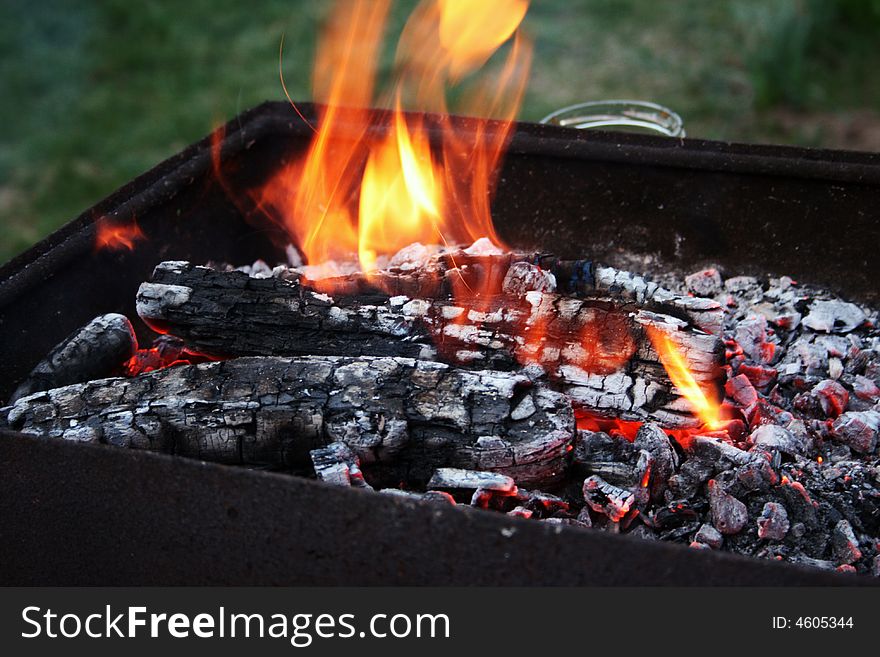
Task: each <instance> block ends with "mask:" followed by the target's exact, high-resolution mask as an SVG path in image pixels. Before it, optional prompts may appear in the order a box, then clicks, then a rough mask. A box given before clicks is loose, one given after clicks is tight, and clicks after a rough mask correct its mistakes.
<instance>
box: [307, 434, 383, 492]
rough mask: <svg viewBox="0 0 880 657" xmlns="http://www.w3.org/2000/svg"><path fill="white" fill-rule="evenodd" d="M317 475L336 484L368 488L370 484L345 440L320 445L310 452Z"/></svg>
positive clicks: (370, 487)
mask: <svg viewBox="0 0 880 657" xmlns="http://www.w3.org/2000/svg"><path fill="white" fill-rule="evenodd" d="M309 455H310V456H311V458H312V465H313V466H314V468H315V475H316V476H317V477H318V479H320V480H321V481H324V482H326V483H328V484H334V485H336V486H352V487H354V488H368V489H371V490H372V486H370V485H369V484H368V483H367V482H366V481H365V480H364V473H363V472H361V468H360V462H359V461H358V457H357V456H355V454H354V452H352V451H351V448H350V447H349V446H348V445H346V444H345V443H343V442H334V443H330V444H329V445H327V446H326V447H319V448H318V449H313V450H311V452H309Z"/></svg>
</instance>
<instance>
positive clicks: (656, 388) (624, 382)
mask: <svg viewBox="0 0 880 657" xmlns="http://www.w3.org/2000/svg"><path fill="white" fill-rule="evenodd" d="M520 269H522V268H520ZM505 271H507V272H511V271H514V268H512V267H508V268H507V269H506V270H505ZM519 275H520V276H522V275H526V273H525V272H521V273H520V274H519ZM358 280H360V278H358ZM507 285H508V287H509V286H510V285H512V284H511V282H510V281H509V280H508V281H507ZM529 285H531V286H532V287H535V286H538V287H540V286H541V285H542V282H541V281H540V280H538V281H537V282H536V281H532V282H531V283H529ZM518 289H519V290H520V293H519V294H513V293H511V294H499V295H492V296H483V297H480V298H479V299H477V301H474V302H469V303H468V304H463V303H457V302H456V301H453V300H449V299H447V298H445V297H443V298H437V297H431V298H427V299H425V298H410V297H408V296H403V295H396V296H391V297H389V296H387V295H383V294H377V293H376V291H375V288H374V289H373V294H372V296H369V295H368V294H367V293H366V292H364V294H361V295H360V296H358V297H351V296H345V295H339V294H338V293H335V294H334V296H332V297H331V296H329V295H328V294H324V293H320V292H317V291H315V290H313V289H309V288H307V287H306V286H305V285H304V284H303V282H302V281H301V280H284V279H280V278H271V277H270V278H252V277H249V276H247V275H246V274H244V273H241V272H235V271H229V272H224V271H217V270H214V269H210V268H207V267H198V266H193V265H191V264H189V263H182V262H166V263H162V264H161V265H159V266H158V267H157V268H156V270H155V272H154V275H153V278H152V281H151V282H149V283H144V284H143V285H141V287H140V290H139V291H138V313H139V314H140V316H141V317H142V318H143V319H144V320H145V321H146V322H147V323H148V324H150V325H151V326H153V327H154V328H156V329H157V330H159V331H161V332H169V333H172V334H174V335H176V336H178V337H181V338H183V339H184V340H185V341H186V342H187V344H188V345H190V347H191V348H193V349H195V350H197V351H200V352H206V353H213V354H217V355H230V356H239V355H281V356H290V355H302V354H318V355H371V356H393V357H405V358H419V359H427V360H441V361H444V362H449V363H453V364H456V365H465V366H468V367H480V368H492V369H513V368H515V367H518V366H520V365H523V364H525V365H538V366H540V368H541V369H542V370H543V371H544V372H546V373H547V375H548V376H549V378H550V379H551V381H553V382H554V385H556V386H557V387H558V388H559V389H560V390H563V391H565V392H566V393H567V394H569V395H570V396H571V398H572V399H573V400H574V401H575V403H577V404H579V405H582V406H584V407H587V408H590V409H591V410H593V411H599V412H606V413H608V414H610V415H615V416H618V417H624V418H628V419H653V420H656V421H658V422H660V423H662V424H664V425H665V426H693V425H694V424H696V423H697V422H696V421H695V419H694V418H693V417H692V416H691V413H690V406H689V404H688V402H686V401H685V400H684V399H682V398H680V397H679V395H678V391H676V390H675V389H674V387H673V385H672V383H671V382H670V380H669V378H668V376H667V374H666V371H665V369H664V367H663V365H662V363H661V362H660V359H659V357H658V355H657V353H656V352H655V350H654V348H653V347H652V345H651V341H650V340H649V339H648V337H647V331H648V329H649V328H654V329H658V330H660V331H662V332H663V333H664V334H666V335H667V336H668V337H669V338H670V339H671V340H672V342H673V343H674V344H675V345H676V346H677V348H678V349H679V350H680V351H681V353H682V354H683V355H684V357H685V358H687V360H688V362H689V365H690V368H691V371H692V372H693V374H694V376H695V378H696V379H697V381H698V382H699V383H701V384H704V385H707V386H711V385H715V381H716V378H717V375H718V367H719V364H720V361H721V359H722V357H723V345H722V343H721V342H720V340H719V339H718V338H717V337H715V336H713V335H710V334H707V333H704V332H702V331H700V330H697V329H694V328H693V327H691V326H690V325H689V324H688V323H687V322H686V321H684V320H681V319H679V318H676V317H672V316H669V315H663V314H657V313H654V312H650V311H647V310H644V309H643V308H641V307H639V306H637V305H635V304H634V303H632V302H619V301H615V300H613V299H610V298H604V299H580V298H573V297H566V296H561V295H558V294H554V293H549V292H544V291H541V290H540V289H539V290H534V289H532V290H529V291H527V292H524V293H523V292H522V289H523V288H522V287H520V288H518ZM421 291H424V290H421ZM436 292H437V290H431V293H432V294H434V293H436ZM525 410H527V409H524V411H523V412H525Z"/></svg>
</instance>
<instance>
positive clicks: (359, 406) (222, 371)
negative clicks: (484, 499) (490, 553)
mask: <svg viewBox="0 0 880 657" xmlns="http://www.w3.org/2000/svg"><path fill="white" fill-rule="evenodd" d="M525 397H530V398H531V399H532V404H533V406H534V409H535V410H534V413H532V414H531V415H530V416H529V417H528V418H523V419H520V420H516V419H514V418H512V417H511V411H512V410H513V409H514V408H516V407H517V406H518V405H519V404H520V403H521V400H522V399H523V398H525ZM574 423H575V421H574V415H573V412H572V410H571V405H570V403H569V402H568V400H567V399H566V398H565V397H564V396H563V395H562V394H560V393H558V392H553V391H551V390H548V389H546V388H545V387H543V386H540V385H535V384H533V383H532V382H531V381H529V380H528V379H527V378H525V377H524V376H522V375H519V374H514V373H507V372H487V371H479V370H476V371H464V370H459V369H455V368H452V367H449V366H448V365H444V364H440V363H432V362H422V361H415V360H412V359H406V358H351V357H303V358H271V357H264V358H240V359H235V360H229V361H222V362H213V363H203V364H199V365H182V366H179V367H176V368H169V369H163V370H158V371H155V372H150V373H148V374H143V375H141V376H138V377H135V378H132V379H103V380H99V381H92V382H90V383H85V384H75V385H71V386H67V387H63V388H57V389H54V390H50V391H47V392H41V393H37V394H35V395H31V396H30V397H24V398H22V399H20V400H18V402H16V404H15V405H13V406H11V407H6V408H5V409H2V410H0V425H6V426H8V427H11V428H14V429H16V430H19V431H22V432H24V433H31V434H36V435H42V436H46V437H52V438H61V439H64V440H74V441H80V442H90V443H105V444H110V445H116V446H121V447H128V448H131V449H145V450H153V451H161V452H167V453H173V454H179V455H184V456H189V457H194V458H199V459H203V460H206V461H218V462H221V463H229V464H245V465H259V466H270V467H277V468H303V467H308V465H309V463H310V454H309V452H310V450H315V449H320V448H324V447H326V446H327V445H329V444H331V443H335V442H341V443H344V444H345V445H347V446H348V447H349V448H350V449H351V451H352V452H353V453H354V455H355V456H356V457H357V458H358V459H359V460H360V464H361V467H363V468H364V470H365V471H367V472H368V473H371V474H373V475H374V476H375V477H376V478H377V479H380V480H381V479H384V478H388V479H390V480H392V481H393V482H394V483H397V482H399V481H401V479H403V480H405V481H410V482H415V483H416V484H417V485H423V484H424V483H425V482H427V480H428V478H429V476H430V475H431V474H432V473H433V472H434V470H435V469H436V468H437V467H444V466H452V467H460V468H468V469H475V470H488V471H493V472H500V473H504V474H507V475H509V476H511V477H514V478H516V480H517V481H519V482H523V483H528V482H542V483H546V482H548V481H553V480H555V479H557V478H558V477H559V476H560V475H561V474H562V472H563V470H564V467H565V462H566V455H567V453H568V447H569V444H570V442H571V441H572V439H573V436H574V433H575V428H574ZM324 456H326V455H325V454H324V453H321V452H319V454H318V459H317V461H316V465H318V467H319V470H320V469H321V468H323V466H324V464H326V461H327V459H325V458H324ZM338 458H339V454H338V453H337V454H334V455H333V459H335V460H337V461H338ZM343 460H344V461H345V459H343ZM351 463H354V461H346V464H347V467H348V471H349V476H351V474H352V471H351ZM386 475H387V477H386Z"/></svg>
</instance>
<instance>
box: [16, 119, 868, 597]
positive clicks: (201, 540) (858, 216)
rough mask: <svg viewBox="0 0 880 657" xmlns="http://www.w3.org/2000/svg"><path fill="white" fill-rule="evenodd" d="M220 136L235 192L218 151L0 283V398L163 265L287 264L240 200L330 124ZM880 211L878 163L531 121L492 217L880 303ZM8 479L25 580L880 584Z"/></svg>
mask: <svg viewBox="0 0 880 657" xmlns="http://www.w3.org/2000/svg"><path fill="white" fill-rule="evenodd" d="M305 109H306V110H307V111H306V114H309V113H310V112H311V108H309V107H307V106H306V108H305ZM460 121H461V125H462V127H463V128H467V126H468V121H467V120H466V119H461V120H460ZM377 129H379V130H381V128H377ZM222 134H223V135H224V136H223V139H222V142H221V150H220V154H221V160H222V162H223V171H224V178H225V182H226V185H225V186H224V185H222V184H220V183H219V182H218V180H217V177H216V176H215V175H214V173H213V169H212V157H211V155H212V153H211V140H210V139H205V140H203V141H201V142H199V143H197V144H194V145H192V146H190V147H189V148H187V149H186V150H184V151H183V152H182V153H180V154H179V155H176V156H174V157H172V158H171V159H169V160H167V161H165V162H163V163H162V164H160V165H158V166H157V167H156V168H154V169H153V170H152V171H149V172H148V173H146V174H144V175H142V176H140V177H139V178H137V179H135V180H134V181H132V182H131V183H129V184H128V185H126V186H125V187H123V188H122V189H120V190H119V191H117V192H116V193H115V194H113V195H112V196H110V197H109V198H107V199H105V200H104V201H102V202H100V203H99V204H98V205H96V206H95V207H94V208H92V209H90V210H88V211H86V212H85V213H83V214H82V215H81V216H80V217H79V218H78V219H76V220H74V221H72V222H70V223H69V224H67V225H66V226H65V227H63V228H62V229H60V230H59V231H57V232H55V233H54V234H52V235H51V236H50V237H48V238H47V239H45V240H44V241H43V242H41V243H40V244H38V245H36V246H35V247H33V248H32V249H30V250H29V251H28V252H26V253H24V254H22V255H21V256H19V257H17V258H15V259H14V260H12V261H11V262H9V263H7V264H6V265H5V266H3V267H2V269H0V369H2V376H0V397H2V398H3V399H6V398H8V396H9V394H10V393H11V392H12V390H13V389H14V387H15V385H16V384H17V382H18V381H20V380H21V379H22V378H23V377H24V376H25V375H26V374H27V372H28V371H29V370H30V369H31V367H33V365H34V364H35V363H36V362H37V361H38V360H39V359H40V358H41V357H42V356H43V355H45V353H46V352H47V351H48V350H49V349H50V348H51V347H52V346H53V345H54V344H56V343H57V342H58V341H60V340H61V339H63V338H64V337H65V336H66V335H67V334H68V333H70V332H71V331H72V330H74V329H75V328H76V327H78V326H80V325H82V324H84V323H85V322H87V321H88V320H90V319H91V318H93V317H94V316H96V315H98V314H100V313H106V312H121V313H124V314H126V315H128V316H129V317H130V318H132V319H135V320H136V313H135V309H134V298H135V291H136V289H137V286H138V284H139V283H141V282H142V281H144V280H146V279H147V278H148V277H149V275H150V272H151V270H152V268H153V266H154V265H156V264H157V263H158V262H160V261H162V260H171V259H180V260H192V261H195V262H203V261H207V260H215V261H229V262H235V263H246V262H249V261H253V260H255V259H256V258H264V259H266V260H267V261H270V262H272V261H273V260H275V259H278V260H282V259H283V255H282V246H283V244H284V242H285V239H284V236H283V235H282V234H280V232H279V231H277V230H275V229H273V228H272V227H270V226H267V225H265V223H263V224H260V223H255V222H254V221H252V220H250V221H249V220H246V217H245V215H249V214H251V212H250V210H251V209H252V208H250V207H249V206H248V205H247V203H246V202H243V201H242V197H240V196H239V195H238V194H233V195H230V194H228V193H227V191H226V190H227V189H233V190H240V189H243V188H244V187H248V186H254V185H257V184H259V183H260V182H261V181H262V180H265V179H266V178H267V176H268V175H270V174H271V172H272V171H273V170H274V168H275V167H276V166H278V164H279V163H280V162H282V161H284V160H289V159H290V158H291V157H294V156H295V155H296V154H297V153H299V152H301V151H302V150H303V149H304V147H305V146H306V145H307V143H308V140H309V137H310V134H311V132H310V130H309V128H308V127H307V126H305V124H304V123H303V122H302V121H301V120H300V119H299V118H298V117H297V115H296V114H295V113H294V112H293V110H292V109H291V108H290V107H289V105H287V104H283V103H266V104H263V105H261V106H259V107H257V108H255V109H253V110H251V111H249V112H246V113H244V114H243V115H242V116H240V117H238V118H237V119H235V120H234V121H232V122H230V123H229V124H228V125H227V126H226V128H225V131H224V132H223V133H222ZM878 198H880V155H871V154H866V153H845V152H835V151H817V150H804V149H795V148H784V147H768V146H743V145H734V144H724V143H718V142H706V141H699V140H688V141H679V140H674V139H666V138H658V137H649V136H641V135H624V134H612V133H598V132H589V133H585V132H581V131H577V130H572V129H566V128H557V127H551V126H540V125H534V124H525V123H523V124H518V125H517V126H516V131H515V135H514V138H513V141H512V144H511V148H510V150H509V152H508V155H507V158H506V160H505V165H504V169H503V171H502V173H501V177H500V182H499V188H498V192H497V196H496V202H495V204H494V216H495V218H496V224H497V226H498V229H499V232H500V234H501V236H502V237H503V238H504V239H506V240H507V241H508V242H509V243H511V244H513V245H515V246H517V247H522V248H528V247H532V248H541V249H544V250H547V251H552V252H555V253H557V254H559V255H561V256H567V257H593V258H595V259H597V260H601V261H604V262H607V263H609V264H617V263H620V264H623V265H624V266H625V265H626V263H625V262H622V258H623V257H624V255H626V254H631V253H641V254H649V255H652V256H654V262H657V263H661V264H662V266H664V267H673V268H678V269H681V270H683V271H691V270H694V269H696V268H698V267H700V266H701V265H704V264H708V263H710V262H711V263H714V264H719V265H721V266H722V267H726V268H727V269H728V270H729V271H730V272H736V273H743V274H776V275H782V274H787V275H790V276H793V277H794V278H798V279H803V280H804V281H808V282H810V283H814V284H818V285H824V286H827V287H829V288H831V289H833V290H835V291H837V292H840V293H842V294H844V295H845V296H848V297H849V298H852V299H856V300H862V301H868V302H878V301H880V294H878V291H877V286H876V280H875V276H876V271H877V267H876V266H877V264H878V263H877V256H876V252H877V244H880V204H878V203H877V199H878ZM105 216H106V217H110V218H118V219H120V220H124V219H129V218H131V217H136V218H137V221H138V224H139V225H140V226H141V228H142V230H143V232H144V233H145V234H146V235H147V237H148V239H147V240H146V241H144V242H140V243H139V244H138V245H137V248H136V249H135V250H133V251H124V252H110V251H101V252H95V251H94V248H93V244H94V238H95V225H94V223H95V221H96V220H97V219H98V218H101V217H105ZM135 323H136V324H137V323H138V322H135ZM138 331H139V333H140V335H139V337H140V338H141V339H142V341H143V342H149V340H150V339H151V337H152V336H151V334H150V332H149V331H148V330H147V329H146V327H143V326H138ZM0 468H2V476H0V551H2V554H3V555H4V557H3V564H2V566H0V582H2V583H4V584H14V583H18V584H93V585H95V584H108V585H109V584H118V585H121V584H157V585H158V584H173V583H179V584H184V583H185V584H204V583H210V584H221V583H227V584H251V583H252V584H347V585H369V584H487V585H489V584H492V585H503V584H511V585H513V584H516V585H530V584H551V585H585V584H601V585H605V584H620V585H640V584H649V585H656V584H673V585H690V584H693V585H707V584H743V585H759V584H760V585H782V584H788V585H790V584H803V585H820V584H858V583H861V584H869V583H872V582H873V580H871V579H869V578H864V577H862V578H858V577H854V576H845V575H838V574H835V573H827V572H822V571H818V570H812V569H805V568H799V567H795V566H790V565H786V564H781V563H776V562H770V561H762V560H757V559H755V560H752V559H745V558H742V557H737V556H734V555H730V554H726V553H722V552H714V551H708V550H699V551H697V550H690V549H688V548H685V547H682V546H678V545H672V544H667V543H661V542H651V541H641V540H638V539H634V538H629V537H621V536H614V535H609V534H605V533H602V532H591V531H583V530H578V529H572V528H568V527H559V526H552V525H548V524H545V523H537V522H531V521H527V520H520V519H511V518H508V517H505V516H501V515H497V514H493V513H489V512H481V511H471V510H461V509H454V508H451V507H450V508H439V507H437V506H432V505H426V504H424V503H418V502H412V501H408V500H399V499H393V498H389V497H386V496H382V495H373V494H369V493H364V492H361V491H356V490H345V489H338V488H333V487H329V486H326V485H324V484H321V483H319V482H315V481H308V480H303V479H298V478H295V477H291V476H284V475H279V474H271V473H266V472H259V471H252V470H245V469H243V468H233V467H224V466H218V465H207V464H203V463H200V462H196V461H190V460H186V459H182V458H175V457H169V456H165V455H158V454H150V453H138V452H134V451H128V450H119V449H114V448H109V447H108V448H104V447H93V446H83V445H75V444H69V443H66V442H63V441H49V440H38V439H35V438H32V437H27V436H23V435H20V434H14V433H5V434H3V435H2V437H0Z"/></svg>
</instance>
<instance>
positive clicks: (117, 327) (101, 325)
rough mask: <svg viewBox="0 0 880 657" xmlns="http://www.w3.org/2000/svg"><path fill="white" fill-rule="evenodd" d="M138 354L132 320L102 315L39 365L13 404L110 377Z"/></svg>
mask: <svg viewBox="0 0 880 657" xmlns="http://www.w3.org/2000/svg"><path fill="white" fill-rule="evenodd" d="M135 351H137V338H136V337H135V334H134V329H133V328H132V326H131V322H129V321H128V318H126V317H125V316H124V315H119V314H117V313H108V314H106V315H100V316H98V317H96V318H95V319H93V320H92V321H91V322H89V323H88V324H86V325H85V326H83V327H82V328H80V329H78V330H76V331H74V332H73V333H72V334H70V335H69V336H68V337H67V338H65V339H64V340H63V341H62V342H60V343H59V344H58V345H57V346H56V347H55V348H54V349H52V351H50V352H49V354H48V355H47V356H46V357H45V358H44V359H43V360H41V361H40V362H39V363H37V365H36V367H34V369H33V370H32V371H31V373H30V374H29V375H28V377H27V378H26V379H25V380H24V381H22V382H21V384H19V386H18V388H16V390H15V392H14V393H12V397H11V398H10V400H9V401H10V403H13V402H15V401H16V400H18V399H21V398H22V397H25V396H27V395H30V394H33V393H35V392H39V391H41V390H49V389H50V388H59V387H61V386H66V385H69V384H71V383H81V382H83V381H89V380H90V379H100V378H103V377H106V376H109V375H110V374H112V373H113V372H114V371H115V370H118V369H119V368H120V367H121V366H122V364H123V363H124V362H125V361H126V360H128V359H129V358H131V356H132V354H133V353H134V352H135Z"/></svg>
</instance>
